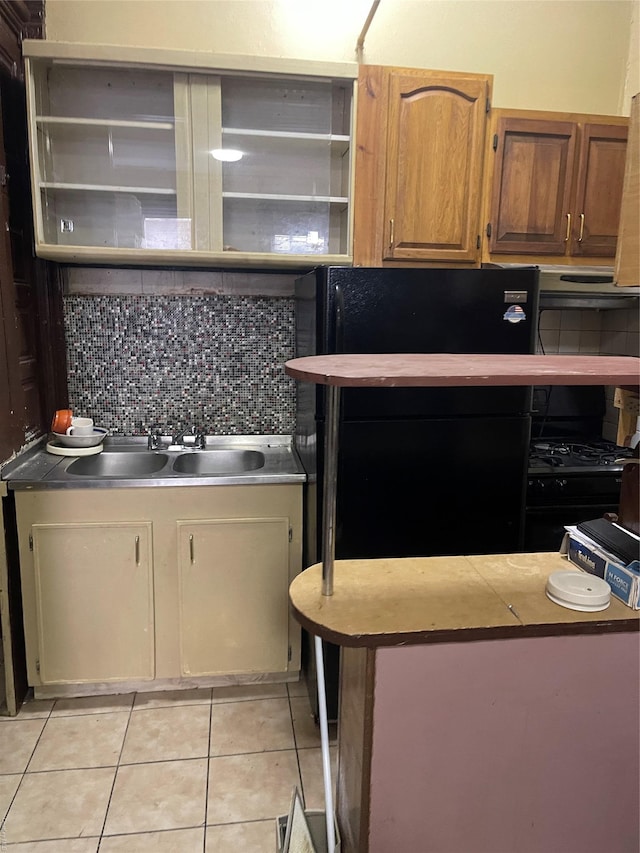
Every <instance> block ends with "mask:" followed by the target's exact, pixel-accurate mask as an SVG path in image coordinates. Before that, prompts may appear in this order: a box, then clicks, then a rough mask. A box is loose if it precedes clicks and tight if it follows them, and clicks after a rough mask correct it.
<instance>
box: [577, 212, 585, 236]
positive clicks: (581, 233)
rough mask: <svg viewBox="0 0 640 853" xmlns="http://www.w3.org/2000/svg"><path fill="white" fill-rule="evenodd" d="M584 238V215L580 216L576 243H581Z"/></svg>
mask: <svg viewBox="0 0 640 853" xmlns="http://www.w3.org/2000/svg"><path fill="white" fill-rule="evenodd" d="M583 238H584V213H581V214H580V235H579V237H578V243H582V240H583Z"/></svg>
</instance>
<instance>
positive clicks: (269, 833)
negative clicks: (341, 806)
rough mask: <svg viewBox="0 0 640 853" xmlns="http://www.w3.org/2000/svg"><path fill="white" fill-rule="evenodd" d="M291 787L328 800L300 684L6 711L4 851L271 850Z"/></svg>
mask: <svg viewBox="0 0 640 853" xmlns="http://www.w3.org/2000/svg"><path fill="white" fill-rule="evenodd" d="M331 735H332V743H333V746H332V747H331V752H332V759H333V761H334V762H335V758H336V756H335V751H336V747H335V730H334V729H333V728H332V731H331ZM334 777H335V768H334ZM294 785H296V786H297V787H298V789H299V790H300V792H301V793H302V795H303V797H304V801H305V806H306V808H308V809H323V808H324V794H323V787H322V757H321V751H320V735H319V730H318V728H317V726H316V725H315V723H314V720H313V717H312V715H311V709H310V706H309V701H308V698H307V694H306V688H305V686H304V685H303V684H290V685H284V684H276V685H256V686H251V687H220V688H213V689H198V690H182V691H171V692H161V693H135V694H126V695H119V696H104V697H89V698H82V699H57V700H51V701H31V702H27V703H26V704H25V705H23V706H22V708H21V710H20V713H19V714H18V716H17V717H15V718H11V717H0V851H1V853H5V851H6V853H98V851H99V853H147V852H148V853H196V851H197V853H223V851H234V853H236V852H237V853H254V852H255V853H262V851H265V853H274V851H275V850H276V831H275V818H276V817H277V816H278V815H281V814H286V813H287V812H288V810H289V804H290V800H291V792H292V789H293V786H294Z"/></svg>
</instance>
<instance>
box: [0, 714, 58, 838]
mask: <svg viewBox="0 0 640 853" xmlns="http://www.w3.org/2000/svg"><path fill="white" fill-rule="evenodd" d="M34 701H35V699H34ZM55 704H56V703H55V702H54V703H53V705H52V706H51V708H49V713H48V714H47V715H46V716H45V717H36V718H35V719H37V720H42V719H44V725H43V726H42V730H41V731H40V734H39V735H38V738H37V740H36V742H35V744H34V746H33V749H32V750H31V755H30V756H29V760H28V761H27V763H26V764H25V767H24V770H23V771H22V772H21V773H20V774H19V775H20V781H19V782H18V787H17V788H16V790H15V791H14V794H13V797H11V802H10V803H9V808H8V809H7V811H6V813H5V815H4V817H3V819H2V821H0V849H1V847H2V845H3V844H4V843H5V841H4V837H3V835H4V827H5V824H6V822H7V818H8V817H9V812H10V811H11V809H12V807H13V804H14V802H15V801H16V797H17V796H18V791H19V790H20V788H22V783H23V782H24V778H25V776H26V775H27V768H28V767H29V765H30V764H31V761H32V759H33V755H34V753H35V751H36V749H37V748H38V744H39V743H40V738H41V737H42V733H43V732H44V730H45V728H46V725H47V723H48V722H49V719H50V717H51V714H52V712H53V709H54V708H55ZM17 716H20V711H18V715H17ZM16 722H18V720H16ZM20 722H22V721H20ZM25 722H26V721H25ZM3 725H12V723H11V722H9V723H6V724H3ZM7 775H13V774H7ZM16 775H18V774H16Z"/></svg>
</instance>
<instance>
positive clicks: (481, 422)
mask: <svg viewBox="0 0 640 853" xmlns="http://www.w3.org/2000/svg"><path fill="white" fill-rule="evenodd" d="M529 427H530V422H529V418H527V417H514V418H475V419H471V418H469V419H467V420H459V419H436V420H428V421H418V420H416V421H391V422H387V423H385V422H380V421H363V422H358V423H356V422H347V423H344V424H342V426H341V431H340V453H339V465H338V501H337V527H336V556H337V557H338V559H358V558H375V557H407V556H435V555H445V554H493V553H509V552H511V551H518V550H521V549H522V542H523V539H522V537H523V526H524V505H525V496H524V491H525V479H526V478H525V470H526V464H527V463H526V459H527V445H528V440H529ZM322 432H323V430H322V425H320V429H319V436H318V437H319V439H320V441H321V443H320V444H319V451H320V454H321V453H322V450H321V448H322V446H323V445H322V439H323V435H322ZM320 462H322V460H320ZM319 470H321V468H320V469H319ZM321 492H322V487H321V484H320V483H319V484H318V503H317V512H318V520H317V531H321V529H322V528H321V523H320V513H321V506H322V504H321ZM317 553H318V559H320V552H319V550H318V552H317Z"/></svg>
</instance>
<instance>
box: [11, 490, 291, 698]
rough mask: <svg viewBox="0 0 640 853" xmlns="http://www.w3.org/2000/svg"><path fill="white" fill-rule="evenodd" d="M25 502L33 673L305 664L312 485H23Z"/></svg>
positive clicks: (39, 677)
mask: <svg viewBox="0 0 640 853" xmlns="http://www.w3.org/2000/svg"><path fill="white" fill-rule="evenodd" d="M16 511H17V518H18V532H19V546H20V564H21V565H20V570H21V579H22V597H23V612H24V626H25V639H26V651H27V669H28V676H29V683H30V685H32V686H34V687H36V688H38V687H42V688H43V689H47V688H53V689H54V690H55V686H56V685H67V686H68V685H74V684H78V685H81V684H84V685H86V684H87V683H96V684H103V683H109V682H110V683H113V682H118V683H120V682H129V683H134V682H143V681H145V680H146V681H149V680H156V681H164V682H167V681H170V680H176V681H179V682H180V684H184V682H185V679H188V678H193V679H197V678H199V677H209V678H214V677H217V676H220V677H229V676H233V677H235V676H246V677H247V678H248V679H252V678H254V677H257V678H260V677H261V676H263V675H267V676H269V678H271V679H273V680H277V679H278V678H279V676H280V675H281V676H282V680H284V679H285V678H286V676H287V673H290V672H295V671H298V670H299V669H300V627H299V625H298V624H297V623H296V622H295V620H294V619H293V617H292V616H291V614H290V610H289V602H288V589H289V584H290V582H291V581H292V580H293V578H294V577H295V575H296V574H297V573H298V572H299V571H300V569H301V561H302V556H301V555H302V487H301V486H300V485H296V484H292V485H289V484H283V485H278V484H274V485H268V486H261V485H257V486H221V487H193V488H189V487H185V488H153V489H151V488H134V489H117V488H116V489H95V490H85V489H77V490H75V489H74V490H66V491H65V492H64V493H61V492H60V491H47V490H34V491H30V490H29V491H17V492H16ZM65 689H68V688H65Z"/></svg>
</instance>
